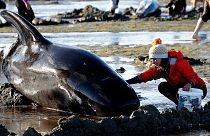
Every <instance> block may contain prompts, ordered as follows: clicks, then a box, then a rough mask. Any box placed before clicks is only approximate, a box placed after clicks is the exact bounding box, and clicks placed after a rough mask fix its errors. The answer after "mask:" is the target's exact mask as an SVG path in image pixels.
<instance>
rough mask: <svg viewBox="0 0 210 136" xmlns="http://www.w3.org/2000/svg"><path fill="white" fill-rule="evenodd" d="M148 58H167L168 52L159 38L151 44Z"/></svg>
mask: <svg viewBox="0 0 210 136" xmlns="http://www.w3.org/2000/svg"><path fill="white" fill-rule="evenodd" d="M149 58H168V50H167V48H166V46H165V45H163V44H162V40H161V39H160V38H157V39H155V40H154V41H153V42H152V47H151V48H150V49H149Z"/></svg>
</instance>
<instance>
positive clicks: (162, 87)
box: [158, 82, 167, 94]
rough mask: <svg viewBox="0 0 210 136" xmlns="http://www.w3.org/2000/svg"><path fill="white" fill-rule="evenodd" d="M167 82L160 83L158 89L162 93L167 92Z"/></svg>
mask: <svg viewBox="0 0 210 136" xmlns="http://www.w3.org/2000/svg"><path fill="white" fill-rule="evenodd" d="M166 84H167V83H166V82H161V83H160V84H159V85H158V90H159V92H160V93H161V94H165V93H166Z"/></svg>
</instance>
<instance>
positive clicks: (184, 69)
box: [177, 60, 198, 85]
mask: <svg viewBox="0 0 210 136" xmlns="http://www.w3.org/2000/svg"><path fill="white" fill-rule="evenodd" d="M177 68H178V71H180V73H181V74H182V75H183V77H184V78H185V79H187V80H188V81H192V82H193V84H194V85H197V84H198V80H197V77H198V75H197V73H195V71H194V70H193V68H192V66H191V65H190V64H189V62H188V61H187V60H182V61H180V62H179V64H178V65H177Z"/></svg>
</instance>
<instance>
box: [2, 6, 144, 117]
mask: <svg viewBox="0 0 210 136" xmlns="http://www.w3.org/2000/svg"><path fill="white" fill-rule="evenodd" d="M1 15H2V17H3V18H4V19H5V20H6V21H7V22H9V23H10V24H11V25H12V26H14V28H15V29H16V30H17V33H18V39H17V41H16V42H15V43H14V44H12V46H11V47H10V48H9V49H8V50H6V51H4V52H3V54H2V58H3V60H2V62H1V72H2V73H3V74H4V75H5V77H6V78H7V80H8V82H10V83H12V84H13V85H14V86H15V88H16V89H17V90H19V91H20V93H22V94H23V95H24V96H26V97H27V98H29V99H30V100H32V101H34V102H35V103H37V104H39V105H41V106H43V107H48V108H53V109H59V110H64V111H70V112H74V113H82V114H91V115H100V116H104V115H105V116H107V115H108V116H109V115H111V116H112V115H120V114H129V113H131V112H132V111H133V110H135V109H137V108H138V107H139V105H140V103H139V99H138V97H137V95H136V93H135V91H134V90H133V89H132V88H131V86H130V85H128V84H127V83H126V81H125V80H123V78H122V77H121V76H120V75H118V73H116V72H115V71H114V70H113V69H112V68H110V67H109V66H108V65H107V64H106V63H105V62H104V61H103V60H101V59H100V58H99V57H98V56H96V55H95V54H93V53H91V52H89V51H86V50H84V49H81V48H75V47H71V46H69V45H68V46H67V45H60V44H55V43H51V42H50V41H48V40H47V39H45V38H44V37H43V36H42V35H41V34H40V33H39V32H38V30H37V29H36V28H35V27H34V26H32V25H31V24H30V23H29V22H28V21H26V20H25V19H24V18H22V17H21V16H19V15H17V14H16V13H13V12H11V11H8V10H4V11H2V12H1ZM81 40H82V39H81Z"/></svg>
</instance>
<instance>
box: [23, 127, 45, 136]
mask: <svg viewBox="0 0 210 136" xmlns="http://www.w3.org/2000/svg"><path fill="white" fill-rule="evenodd" d="M23 136H41V134H39V133H38V132H37V131H36V130H35V129H34V128H31V127H29V128H28V129H27V130H26V131H25V132H24V134H23Z"/></svg>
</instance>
